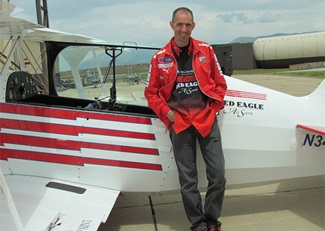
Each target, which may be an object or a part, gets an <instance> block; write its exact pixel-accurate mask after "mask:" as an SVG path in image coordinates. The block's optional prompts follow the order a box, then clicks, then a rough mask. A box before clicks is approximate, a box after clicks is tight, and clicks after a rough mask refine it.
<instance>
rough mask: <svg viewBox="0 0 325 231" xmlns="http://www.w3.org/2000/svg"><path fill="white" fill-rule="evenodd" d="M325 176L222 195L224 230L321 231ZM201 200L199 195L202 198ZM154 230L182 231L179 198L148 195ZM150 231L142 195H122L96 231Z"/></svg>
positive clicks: (145, 197)
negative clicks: (155, 223)
mask: <svg viewBox="0 0 325 231" xmlns="http://www.w3.org/2000/svg"><path fill="white" fill-rule="evenodd" d="M324 186H325V177H324V176H319V177H308V178H299V179H292V180H286V181H281V182H271V183H267V184H264V185H258V186H256V185H245V186H241V187H238V188H228V189H227V191H226V196H225V201H224V208H223V214H222V217H221V219H220V220H221V221H222V223H223V225H222V228H223V231H240V230H249V231H273V230H276V231H324V230H325V191H324V190H325V187H324ZM202 196H204V195H203V194H202ZM151 198H152V201H153V204H154V209H155V212H156V220H157V228H158V230H159V231H187V230H189V223H188V221H187V219H186V217H185V214H184V210H183V207H182V203H181V198H180V195H179V194H177V193H176V194H167V195H155V194H152V195H151ZM135 230H142V231H155V226H154V222H153V218H152V214H151V208H150V206H149V198H148V195H147V194H144V193H141V194H137V193H132V194H126V195H121V196H120V197H119V199H118V200H117V202H116V204H115V207H114V209H113V211H112V213H111V215H110V217H109V218H108V220H107V222H106V224H103V225H101V226H100V228H99V231H135Z"/></svg>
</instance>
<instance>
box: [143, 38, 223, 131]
mask: <svg viewBox="0 0 325 231" xmlns="http://www.w3.org/2000/svg"><path fill="white" fill-rule="evenodd" d="M173 39H174V38H172V39H171V41H170V42H169V43H167V44H166V45H165V46H164V47H163V48H161V49H160V50H159V51H158V52H157V53H155V54H154V55H153V57H152V59H151V64H150V67H149V74H148V78H147V85H146V88H145V90H144V95H145V97H146V98H147V100H148V106H149V108H151V109H152V110H153V111H154V112H155V113H156V114H157V116H158V117H159V119H160V120H161V121H162V122H163V123H164V124H165V125H166V127H167V128H168V129H169V128H170V121H169V119H168V118H167V113H168V111H169V110H170V107H169V106H168V104H167V102H168V101H169V99H170V97H171V94H172V91H173V87H174V85H175V81H176V77H177V70H178V67H177V61H176V59H175V57H174V55H173V51H172V44H174V43H173V42H172V40H173ZM191 40H192V45H193V70H194V75H195V77H196V79H197V80H198V84H199V87H200V89H201V91H202V92H203V93H204V94H205V95H207V96H208V97H209V98H210V102H211V103H212V105H213V107H212V108H213V109H214V110H215V113H217V112H219V111H220V110H221V109H222V108H223V106H224V102H223V99H224V96H225V94H226V89H227V84H226V81H225V79H224V76H223V74H222V71H221V68H220V65H219V63H218V61H217V57H216V55H215V53H214V51H213V49H212V47H211V46H210V45H209V44H207V43H205V42H202V41H199V40H196V39H193V38H191ZM206 122H207V123H211V124H212V123H213V121H206Z"/></svg>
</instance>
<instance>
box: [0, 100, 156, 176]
mask: <svg viewBox="0 0 325 231" xmlns="http://www.w3.org/2000/svg"><path fill="white" fill-rule="evenodd" d="M0 114H1V116H0V135H1V139H0V151H1V156H0V159H1V160H5V161H6V160H8V159H9V158H14V159H23V160H28V161H39V162H49V163H59V164H66V165H78V166H84V165H86V164H94V165H104V166H112V167H118V168H133V169H143V170H154V171H162V165H161V164H156V163H154V162H153V163H150V162H151V161H152V158H150V156H159V152H158V148H157V147H156V146H155V145H149V144H151V143H153V144H154V143H155V140H156V138H155V135H154V134H153V133H150V132H147V133H146V132H140V131H137V130H136V128H138V127H139V126H140V127H142V126H143V127H144V128H146V126H148V125H150V124H151V120H150V119H149V118H142V117H137V116H130V115H127V116H126V115H116V114H110V113H97V112H87V111H75V110H66V109H58V108H44V107H38V106H25V105H16V104H0ZM90 121H94V122H90ZM103 124H105V125H104V126H103ZM145 130H146V129H145ZM98 151H100V152H101V153H102V154H103V153H104V154H105V155H98V153H99V152H98ZM136 156H137V157H136ZM135 157H136V158H135ZM138 157H139V158H138ZM129 158H132V159H133V161H131V160H129ZM137 160H139V161H137Z"/></svg>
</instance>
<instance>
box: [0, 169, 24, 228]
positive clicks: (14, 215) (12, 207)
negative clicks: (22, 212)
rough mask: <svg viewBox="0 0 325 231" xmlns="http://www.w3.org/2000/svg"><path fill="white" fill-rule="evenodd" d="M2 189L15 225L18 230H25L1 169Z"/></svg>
mask: <svg viewBox="0 0 325 231" xmlns="http://www.w3.org/2000/svg"><path fill="white" fill-rule="evenodd" d="M0 187H1V189H2V191H3V193H4V196H5V198H6V201H7V204H8V207H9V210H10V213H11V216H12V218H13V219H14V223H15V226H16V228H17V230H18V231H23V230H24V226H23V223H22V222H21V219H20V216H19V213H18V210H17V208H16V205H15V202H14V200H13V198H12V195H11V193H10V190H9V187H8V184H7V182H6V179H5V177H4V175H3V172H2V170H1V168H0Z"/></svg>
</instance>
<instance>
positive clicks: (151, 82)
mask: <svg viewBox="0 0 325 231" xmlns="http://www.w3.org/2000/svg"><path fill="white" fill-rule="evenodd" d="M161 87H162V86H160V82H159V69H158V63H157V56H155V55H154V56H153V57H152V59H151V63H150V67H149V73H148V78H147V83H146V88H145V90H144V96H145V97H146V99H147V100H148V106H149V108H151V109H152V110H153V111H154V112H155V113H156V114H157V116H158V117H159V118H160V119H163V118H166V116H167V113H168V111H169V110H170V108H169V107H168V105H166V103H165V102H164V100H163V99H162V98H161V97H160V95H159V90H160V88H161Z"/></svg>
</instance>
